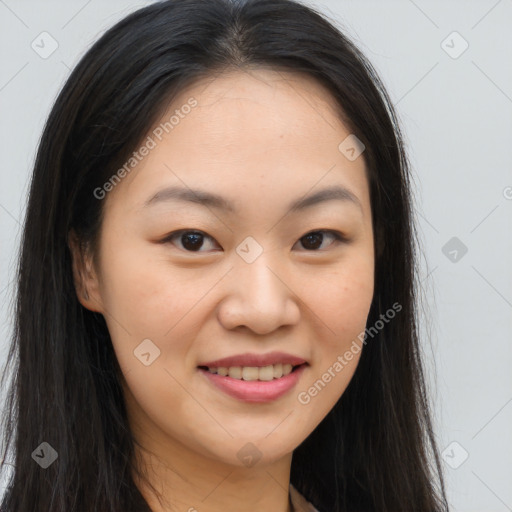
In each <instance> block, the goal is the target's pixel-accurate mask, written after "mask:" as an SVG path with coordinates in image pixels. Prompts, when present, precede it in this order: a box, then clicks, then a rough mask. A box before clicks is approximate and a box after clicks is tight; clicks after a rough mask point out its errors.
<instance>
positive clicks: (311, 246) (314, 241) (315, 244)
mask: <svg viewBox="0 0 512 512" xmlns="http://www.w3.org/2000/svg"><path fill="white" fill-rule="evenodd" d="M326 235H327V236H326ZM326 239H327V240H329V239H331V240H333V239H334V240H335V241H339V242H343V241H346V239H345V237H344V236H343V235H342V234H341V233H339V232H338V231H331V230H327V229H321V230H318V231H311V232H310V233H307V234H306V235H304V236H303V237H302V238H300V240H299V241H300V242H301V243H302V246H303V247H304V248H305V249H307V250H308V251H316V250H317V249H319V248H320V247H322V244H323V243H324V242H325V240H326ZM330 245H332V243H331V244H327V246H324V248H325V247H329V246H330Z"/></svg>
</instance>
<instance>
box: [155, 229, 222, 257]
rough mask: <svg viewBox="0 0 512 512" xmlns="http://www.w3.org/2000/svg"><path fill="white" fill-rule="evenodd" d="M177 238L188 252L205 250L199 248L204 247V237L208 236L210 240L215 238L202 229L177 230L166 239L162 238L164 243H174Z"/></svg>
mask: <svg viewBox="0 0 512 512" xmlns="http://www.w3.org/2000/svg"><path fill="white" fill-rule="evenodd" d="M175 238H178V241H179V243H181V245H182V247H181V248H182V249H184V250H185V251H187V252H205V251H200V250H199V249H200V248H201V247H203V244H204V239H205V238H208V239H209V240H213V238H212V237H211V236H208V235H207V234H206V233H204V232H202V231H197V230H185V229H182V230H181V231H175V232H174V233H171V234H170V235H169V236H167V237H166V238H165V239H164V240H162V243H167V242H171V243H173V240H174V239H175Z"/></svg>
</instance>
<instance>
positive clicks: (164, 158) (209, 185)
mask: <svg viewBox="0 0 512 512" xmlns="http://www.w3.org/2000/svg"><path fill="white" fill-rule="evenodd" d="M191 100H193V101H195V106H194V107H193V108H189V107H187V108H184V106H185V105H191V104H193V103H191ZM171 118H174V122H173V123H172V126H171V125H170V121H171ZM166 123H167V124H166ZM165 126H167V130H162V127H165ZM155 130H159V131H155ZM155 133H158V134H161V140H158V138H157V137H156V135H155ZM348 135H350V132H349V131H348V130H347V128H346V127H345V126H344V124H343V123H342V121H341V120H340V118H339V116H338V113H337V106H336V104H335V102H334V100H333V98H332V96H331V95H330V94H329V92H328V91H327V90H326V88H324V87H323V86H322V85H321V84H319V83H318V82H317V81H316V80H314V79H313V78H312V77H309V76H308V75H305V74H297V73H286V72H282V71H275V70H269V69H252V70H250V71H237V72H229V73H224V74H221V75H216V76H213V77H208V78H204V79H201V80H199V81H197V82H195V83H194V84H193V85H192V86H190V87H188V88H186V89H185V90H183V91H181V92H180V93H179V94H178V95H177V96H175V97H174V99H173V101H172V103H171V104H170V105H169V106H168V108H167V109H166V110H165V112H164V113H163V114H162V116H161V117H160V119H159V120H158V122H157V123H155V126H154V127H152V129H151V131H150V132H149V135H148V136H149V137H152V138H153V139H154V140H155V142H156V144H155V147H154V148H153V149H152V150H151V151H150V152H149V154H148V155H147V156H146V157H145V158H144V159H143V160H142V161H141V162H140V163H139V164H138V165H137V166H136V171H135V172H134V173H133V175H130V176H129V177H128V179H126V182H127V183H126V184H123V187H122V188H123V189H124V192H125V193H130V194H132V195H133V194H136V195H137V196H139V197H138V199H137V202H139V203H140V202H141V201H146V200H147V198H148V194H149V193H150V192H151V191H153V192H156V191H158V188H160V187H161V186H164V185H165V186H173V185H180V186H182V187H185V188H186V187H190V188H198V187H197V185H199V184H200V185H201V187H199V188H202V189H208V190H211V191H214V192H215V191H216V192H218V193H219V192H223V194H222V195H224V196H226V197H232V198H234V199H236V197H237V196H240V195H241V194H243V195H247V197H252V198H254V197H261V195H266V196H273V197H275V200H276V201H281V202H283V199H282V196H283V194H286V195H287V196H289V197H296V196H301V195H304V194H305V193H306V192H307V191H308V190H309V189H312V188H313V187H315V183H317V184H318V185H319V186H327V185H332V184H341V185H343V186H346V187H347V188H352V191H353V192H354V193H355V194H356V195H358V196H360V200H361V202H364V201H365V196H366V172H365V163H364V159H363V158H358V159H357V160H355V161H353V162H351V161H349V160H347V159H346V158H345V157H344V156H343V155H342V154H341V153H340V151H339V149H338V146H339V145H340V143H341V142H342V141H343V140H344V139H345V138H346V137H347V136H348ZM135 183H136V186H134V185H135ZM142 195H145V197H144V198H142ZM361 196H362V197H361ZM288 202H289V201H288V200H286V203H287V204H288Z"/></svg>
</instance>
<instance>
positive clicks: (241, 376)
mask: <svg viewBox="0 0 512 512" xmlns="http://www.w3.org/2000/svg"><path fill="white" fill-rule="evenodd" d="M292 369H293V366H292V365H291V364H281V363H279V364H274V365H272V364H271V365H268V366H262V367H258V366H231V367H229V368H225V367H219V368H208V371H209V372H210V373H216V374H218V375H222V376H223V377H226V376H228V375H229V376H230V377H231V378H232V379H238V380H263V381H269V380H272V379H280V378H281V377H284V376H285V375H288V374H290V373H291V372H292Z"/></svg>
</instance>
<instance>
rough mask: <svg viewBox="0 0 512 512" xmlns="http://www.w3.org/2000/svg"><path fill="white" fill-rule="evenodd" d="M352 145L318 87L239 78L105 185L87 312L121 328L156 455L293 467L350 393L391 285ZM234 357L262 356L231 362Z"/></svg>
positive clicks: (135, 418) (197, 97)
mask: <svg viewBox="0 0 512 512" xmlns="http://www.w3.org/2000/svg"><path fill="white" fill-rule="evenodd" d="M187 105H189V107H187ZM176 111H177V112H176ZM173 115H174V118H172V119H171V116H173ZM170 119H171V121H170V123H171V124H169V120H170ZM166 122H168V124H167V131H166V130H165V129H163V128H162V124H160V123H163V125H164V126H165V123H166ZM171 125H172V126H171ZM170 126H171V127H170ZM167 132H168V133H167ZM349 135H350V131H348V130H347V129H346V128H345V127H344V125H343V124H342V123H341V121H340V120H339V118H338V116H337V115H336V112H335V110H334V107H333V106H332V103H331V100H330V96H329V93H328V92H327V91H326V90H325V89H323V88H322V86H321V85H319V84H317V83H316V82H314V81H313V80H312V79H311V78H308V77H305V76H302V75H297V74H289V73H278V72H275V71H270V70H262V69H259V70H254V69H253V70H251V71H247V72H236V73H232V74H225V75H222V76H220V77H217V78H215V79H210V80H203V81H201V82H197V83H196V84H195V85H194V86H193V87H191V88H189V89H187V90H186V91H182V93H181V94H180V95H179V96H178V97H175V98H174V100H173V103H172V106H171V108H170V109H169V111H168V112H166V113H165V114H164V115H163V116H162V119H161V120H160V121H159V123H158V124H157V125H155V128H154V129H153V130H152V132H151V133H149V137H150V139H151V140H152V141H153V142H151V141H150V139H149V138H148V139H145V141H144V144H146V150H143V149H142V147H141V148H140V150H139V151H138V154H139V156H140V161H138V163H137V165H136V166H135V167H134V168H133V169H131V167H130V165H128V166H127V167H126V168H127V169H130V171H129V172H128V171H126V172H125V173H123V172H121V173H120V175H121V177H122V179H121V180H120V181H119V180H118V182H117V184H116V185H115V186H106V187H105V190H108V189H110V191H108V193H106V195H105V197H104V198H103V199H98V200H102V201H104V202H105V204H104V207H105V216H104V221H103V225H102V229H101V234H100V243H99V249H98V253H97V256H98V258H97V265H96V266H95V267H94V268H92V271H91V272H90V274H88V276H87V278H86V280H85V287H86V289H87V292H88V295H87V297H88V298H87V299H86V298H84V297H83V296H80V301H81V302H82V304H83V305H84V306H85V307H87V308H89V309H91V310H94V311H99V312H101V313H102V314H103V315H104V317H105V319H106V322H107V325H108V329H109V331H110V334H111V338H112V342H113V346H114V350H115V353H116V356H117V358H118V361H119V364H120V366H121V369H122V372H123V377H124V383H123V385H124V389H125V393H126V399H127V406H128V410H129V415H130V419H131V422H132V424H133V426H134V430H135V431H137V432H139V434H140V435H141V436H142V435H143V433H145V434H146V435H147V438H148V439H147V443H148V444H150V442H152V443H154V446H153V449H155V450H165V446H166V445H167V444H168V445H169V446H170V445H172V444H173V443H174V444H176V443H179V444H180V446H183V447H185V448H186V449H187V450H189V451H191V452H194V453H196V454H200V455H202V456H205V457H207V458H209V459H215V460H218V461H223V462H224V463H227V464H231V465H236V466H241V465H243V464H246V459H244V456H245V455H247V454H248V455H257V457H258V458H259V461H260V463H265V462H271V461H275V460H277V459H278V458H280V457H283V456H285V455H286V454H289V453H291V452H292V451H293V450H294V448H296V447H297V446H298V445H299V444H300V443H301V442H302V441H303V440H304V439H305V438H306V437H307V436H308V435H309V434H310V433H311V432H312V431H313V430H314V428H315V427H316V426H317V425H318V424H319V423H320V422H321V421H322V419H323V418H324V417H325V416H326V415H327V413H328V412H329V411H330V410H331V409H332V407H333V406H334V404H335V403H336V402H337V400H338V399H339V398H340V396H341V395H342V394H343V392H344V390H345V389H346V387H347V385H348V383H349V381H350V379H351V378H352V375H353V373H354V371H355V369H356V366H357V364H358V361H359V357H360V351H359V352H356V351H355V350H352V358H351V359H350V360H349V359H348V358H346V357H343V356H344V354H345V353H347V351H349V350H350V348H351V347H353V346H354V341H358V335H360V333H361V332H363V331H364V329H365V325H366V320H367V316H368V313H369V309H370V304H371V301H372V296H373V285H374V246H373V231H372V223H371V207H370V198H369V189H368V182H367V178H366V170H365V162H364V154H363V155H362V156H360V157H359V158H356V159H348V158H346V156H345V155H344V154H342V152H341V151H340V149H339V148H338V146H339V145H340V143H341V142H342V141H344V140H345V139H346V137H348V136H349ZM123 175H124V176H123ZM192 191H194V192H192ZM322 191H324V193H322ZM325 191H330V192H325ZM206 194H209V195H206ZM214 196H215V197H214ZM293 206H294V207H293ZM360 345H361V343H360V342H359V346H360ZM248 355H249V356H251V355H252V356H254V358H253V359H251V358H250V357H249V356H248ZM232 356H243V357H245V356H247V357H245V359H244V358H242V359H241V360H238V361H237V360H233V361H224V362H220V363H215V362H216V361H217V360H219V359H223V358H228V357H232ZM265 356H269V357H268V358H266V359H265ZM340 358H342V359H343V361H344V363H341V362H340ZM301 362H302V364H300V363H301ZM206 363H214V364H213V365H212V364H210V369H211V370H212V371H209V370H207V369H203V368H201V367H202V366H203V365H206ZM273 363H275V365H274V366H271V365H272V364H273ZM279 363H281V365H282V366H279ZM288 364H292V366H293V367H295V366H298V365H299V364H300V366H298V367H297V369H294V370H293V372H292V373H290V374H288V375H287V376H283V377H280V375H281V371H283V370H284V373H288V370H289V368H290V367H287V365H288ZM340 365H341V370H340ZM206 366H208V365H206ZM212 366H214V367H220V370H217V372H218V373H216V374H214V373H212V372H213V371H215V370H214V369H213V368H211V367H212ZM235 367H241V368H242V369H241V370H240V369H239V370H237V369H236V368H235ZM263 367H266V368H265V369H262V368H263ZM269 367H270V368H269ZM223 368H226V369H225V370H224V369H223ZM229 368H235V369H231V370H230V369H229ZM248 368H249V369H248ZM274 372H275V375H274ZM226 373H228V375H227V376H226V375H225V374H226ZM222 374H224V375H222ZM327 374H329V375H330V378H329V375H327ZM230 375H231V377H230ZM240 375H242V376H243V379H242V380H240V378H239V377H240ZM326 375H327V376H326ZM274 376H275V377H276V378H273V377H274ZM255 378H256V379H258V380H257V381H253V380H251V379H255ZM245 379H247V380H245ZM268 379H271V380H268ZM319 381H321V384H319ZM315 383H316V388H315ZM313 388H314V389H316V392H315V391H314V389H313ZM312 389H313V390H312ZM137 429H138V430H137ZM149 438H151V440H152V441H149ZM249 443H251V444H249ZM157 446H158V448H157Z"/></svg>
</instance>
